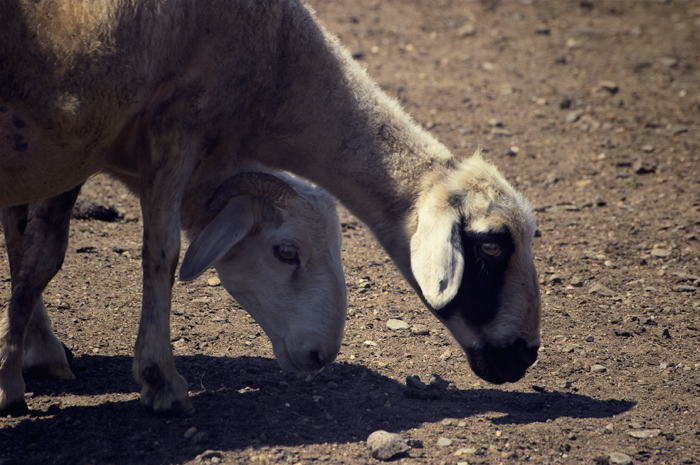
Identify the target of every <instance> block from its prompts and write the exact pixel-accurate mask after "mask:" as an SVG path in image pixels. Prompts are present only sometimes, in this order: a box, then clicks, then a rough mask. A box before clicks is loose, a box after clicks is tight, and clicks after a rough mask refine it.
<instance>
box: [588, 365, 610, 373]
mask: <svg viewBox="0 0 700 465" xmlns="http://www.w3.org/2000/svg"><path fill="white" fill-rule="evenodd" d="M606 371H608V369H607V368H605V367H604V366H603V365H593V366H592V367H591V373H605V372H606Z"/></svg>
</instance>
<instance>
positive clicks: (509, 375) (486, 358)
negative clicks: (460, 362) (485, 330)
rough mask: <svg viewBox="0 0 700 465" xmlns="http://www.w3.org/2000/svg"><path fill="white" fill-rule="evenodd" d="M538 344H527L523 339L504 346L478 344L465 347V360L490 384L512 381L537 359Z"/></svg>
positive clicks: (521, 375) (520, 377) (517, 378)
mask: <svg viewBox="0 0 700 465" xmlns="http://www.w3.org/2000/svg"><path fill="white" fill-rule="evenodd" d="M538 350H539V346H532V347H530V346H528V344H527V342H525V340H524V339H520V338H519V339H516V340H515V342H513V343H512V344H510V345H508V346H506V347H496V346H492V345H490V344H480V345H478V346H475V347H469V348H467V349H466V353H467V360H469V365H470V366H471V368H472V370H473V371H474V373H475V374H476V375H477V376H479V377H480V378H481V379H483V380H484V381H487V382H489V383H492V384H504V383H514V382H516V381H519V380H520V379H522V378H523V376H525V372H526V371H527V369H528V368H529V367H530V366H532V364H534V363H535V361H536V360H537V351H538Z"/></svg>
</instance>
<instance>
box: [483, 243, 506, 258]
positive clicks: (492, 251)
mask: <svg viewBox="0 0 700 465" xmlns="http://www.w3.org/2000/svg"><path fill="white" fill-rule="evenodd" d="M481 251H482V252H483V253H484V255H488V256H489V257H498V256H499V255H501V246H500V245H499V244H496V243H495V242H484V243H483V244H481Z"/></svg>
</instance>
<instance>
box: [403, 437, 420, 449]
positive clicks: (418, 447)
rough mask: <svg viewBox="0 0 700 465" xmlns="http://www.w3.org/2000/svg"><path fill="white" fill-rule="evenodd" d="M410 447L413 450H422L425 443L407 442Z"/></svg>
mask: <svg viewBox="0 0 700 465" xmlns="http://www.w3.org/2000/svg"><path fill="white" fill-rule="evenodd" d="M406 443H408V445H409V446H410V447H411V449H422V448H423V441H421V440H420V439H409V440H407V441H406Z"/></svg>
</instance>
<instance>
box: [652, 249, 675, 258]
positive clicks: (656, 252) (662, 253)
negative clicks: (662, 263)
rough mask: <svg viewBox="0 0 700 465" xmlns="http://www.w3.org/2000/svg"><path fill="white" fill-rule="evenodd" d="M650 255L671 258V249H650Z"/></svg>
mask: <svg viewBox="0 0 700 465" xmlns="http://www.w3.org/2000/svg"><path fill="white" fill-rule="evenodd" d="M650 254H651V256H652V257H659V258H666V257H669V256H671V249H661V248H655V249H651V252H650Z"/></svg>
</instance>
